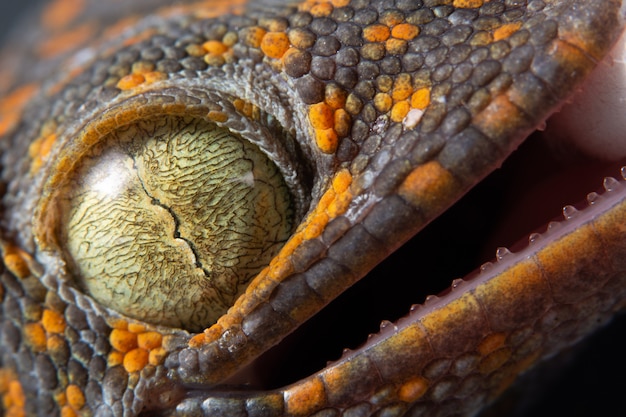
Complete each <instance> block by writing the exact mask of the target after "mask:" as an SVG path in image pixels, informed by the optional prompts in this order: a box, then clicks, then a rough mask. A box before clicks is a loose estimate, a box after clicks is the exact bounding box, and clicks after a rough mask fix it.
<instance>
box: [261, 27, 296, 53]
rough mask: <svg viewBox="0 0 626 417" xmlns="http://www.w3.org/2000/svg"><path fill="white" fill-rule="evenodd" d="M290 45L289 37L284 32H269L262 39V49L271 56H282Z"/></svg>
mask: <svg viewBox="0 0 626 417" xmlns="http://www.w3.org/2000/svg"><path fill="white" fill-rule="evenodd" d="M289 46H290V44H289V38H288V37H287V34H286V33H283V32H268V33H266V34H265V36H263V40H262V41H261V51H263V53H264V54H265V55H267V56H269V57H270V58H276V59H279V58H281V57H282V56H283V55H284V54H285V52H287V50H288V49H289Z"/></svg>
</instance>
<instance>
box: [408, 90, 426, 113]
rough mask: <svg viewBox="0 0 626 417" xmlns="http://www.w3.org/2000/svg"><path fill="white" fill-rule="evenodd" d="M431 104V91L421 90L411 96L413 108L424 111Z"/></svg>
mask: <svg viewBox="0 0 626 417" xmlns="http://www.w3.org/2000/svg"><path fill="white" fill-rule="evenodd" d="M429 104H430V89H429V88H420V89H419V90H417V91H416V92H415V93H413V95H412V96H411V107H413V108H414V109H420V110H424V109H425V108H426V107H428V105H429Z"/></svg>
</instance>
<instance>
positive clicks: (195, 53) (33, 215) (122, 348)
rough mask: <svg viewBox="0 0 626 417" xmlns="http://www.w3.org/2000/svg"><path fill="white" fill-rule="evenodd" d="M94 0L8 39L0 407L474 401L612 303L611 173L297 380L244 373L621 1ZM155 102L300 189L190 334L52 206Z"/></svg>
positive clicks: (520, 134)
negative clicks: (237, 140)
mask: <svg viewBox="0 0 626 417" xmlns="http://www.w3.org/2000/svg"><path fill="white" fill-rule="evenodd" d="M103 3H104V2H95V1H90V0H56V1H53V2H52V3H50V5H48V6H47V7H46V8H45V9H44V11H43V13H42V14H41V16H37V17H36V19H37V20H36V22H38V25H39V26H40V29H39V30H38V31H33V32H29V35H28V36H24V37H22V38H21V39H19V40H16V41H15V42H14V43H11V44H10V45H9V47H8V48H9V49H8V50H7V51H6V52H5V55H3V56H2V65H3V67H2V72H1V73H0V94H1V96H2V98H1V99H0V137H1V139H0V149H1V152H2V161H1V164H2V182H3V188H2V193H3V196H2V218H1V221H2V223H1V235H0V239H1V243H2V256H3V263H2V275H1V283H2V285H1V287H0V295H1V297H2V306H1V308H0V312H1V316H0V317H1V318H0V346H1V350H0V365H1V369H0V395H1V396H2V400H3V407H4V413H5V415H10V416H22V415H27V416H30V415H40V416H54V415H62V416H83V415H84V416H92V415H94V416H138V415H143V416H149V415H157V416H159V415H173V416H228V417H231V416H232V417H235V416H250V417H252V416H281V415H289V416H317V417H335V416H346V417H348V416H369V415H375V416H402V415H410V416H422V415H425V416H426V415H427V416H456V415H473V414H475V413H477V412H478V411H479V410H480V409H482V408H483V407H484V406H486V405H487V404H489V403H491V402H492V401H493V400H494V399H495V398H497V397H498V396H499V395H500V394H501V393H502V392H503V391H505V390H506V388H507V387H509V386H510V385H511V384H512V383H513V381H514V380H515V379H516V378H517V376H518V375H520V374H521V373H523V372H524V371H526V370H527V369H529V368H531V367H532V366H533V365H535V364H536V363H538V362H540V361H541V360H542V359H544V358H548V357H551V356H553V355H554V354H555V353H557V352H559V351H561V350H562V349H564V348H566V347H568V346H570V345H571V344H573V343H575V342H577V341H578V340H580V339H581V338H583V337H585V336H587V335H589V334H590V333H592V332H593V331H594V330H595V329H596V328H598V327H599V326H601V325H602V324H605V323H606V322H607V321H608V320H610V318H611V317H613V316H614V315H615V314H616V313H617V312H619V311H621V310H623V308H624V304H625V300H626V296H625V295H626V285H625V284H626V282H625V281H626V247H625V245H624V243H623V240H624V239H623V237H624V234H625V232H626V230H625V229H624V224H626V202H625V201H624V198H625V197H626V191H625V187H624V185H623V183H624V181H623V180H614V179H607V180H605V182H604V190H603V192H602V193H600V194H601V195H598V194H592V195H590V196H589V197H588V205H589V207H588V208H585V209H584V210H580V211H578V210H576V209H574V208H573V207H571V206H567V207H566V208H565V209H564V210H563V211H564V216H565V220H563V221H562V222H561V223H553V224H552V227H550V228H549V230H547V231H546V232H545V233H543V234H541V235H538V234H533V235H531V242H530V244H529V245H528V246H527V247H525V248H524V249H520V250H519V251H517V252H515V253H510V252H509V251H507V250H499V251H498V254H497V258H498V260H497V262H494V263H493V264H487V265H485V266H484V267H483V268H482V269H481V272H480V273H478V274H475V275H474V276H472V277H469V278H467V279H465V280H457V281H454V282H453V283H452V286H451V288H450V290H448V291H445V292H444V293H442V294H440V295H439V296H438V297H429V298H428V299H427V300H426V301H425V302H424V303H423V305H421V306H415V307H414V308H412V309H411V311H410V313H409V314H408V315H407V316H405V317H404V318H401V319H399V320H398V321H396V322H394V323H389V322H383V324H382V325H381V330H380V332H379V333H378V334H376V335H373V336H371V337H370V338H368V340H367V342H366V343H365V344H363V345H361V346H360V347H359V348H358V349H356V350H354V351H346V352H344V354H343V356H342V357H341V358H339V359H338V360H336V361H334V362H332V363H329V364H328V365H327V366H326V367H324V368H323V369H321V370H319V371H316V372H312V373H311V375H310V376H307V377H304V378H302V379H300V380H298V381H296V382H293V383H292V384H290V385H287V386H285V387H275V386H269V387H264V386H262V385H260V386H259V385H255V384H256V383H255V382H254V380H253V379H252V377H251V376H249V375H250V373H246V372H242V371H243V370H244V369H245V368H246V367H247V366H248V365H250V364H255V359H257V358H259V357H260V356H261V355H263V354H264V353H265V352H267V351H268V350H270V348H271V347H273V346H275V345H280V344H281V341H282V340H283V339H284V338H285V337H287V335H289V334H290V333H292V332H294V331H295V330H296V329H297V328H298V327H299V326H301V325H302V323H304V322H305V321H307V320H308V319H309V318H311V317H312V316H315V315H316V314H317V313H318V312H319V311H320V310H323V309H324V308H325V307H326V306H327V305H328V304H329V303H331V302H332V300H334V299H335V298H337V297H339V296H340V294H341V293H343V292H344V291H346V290H347V291H349V287H351V286H352V285H355V283H357V281H359V280H360V279H361V278H363V277H364V276H366V275H368V273H369V272H370V271H371V270H372V269H373V268H374V267H375V266H376V265H377V264H378V263H379V262H381V261H383V259H384V258H386V257H387V256H389V255H390V254H391V253H392V252H393V251H394V250H396V249H397V248H399V247H400V246H402V245H403V244H404V243H405V242H406V241H407V240H408V239H410V238H411V237H412V236H414V235H415V234H416V233H418V232H419V231H420V230H421V229H423V228H424V227H425V226H426V225H427V224H428V223H429V222H431V221H432V220H433V219H434V218H436V217H437V216H439V215H440V214H441V213H443V212H444V211H446V210H447V209H448V208H449V207H450V206H451V205H452V204H453V203H454V202H455V201H457V200H458V199H459V198H461V197H462V196H463V195H464V194H465V193H466V192H468V190H470V189H471V188H472V187H474V186H475V185H476V184H477V183H479V182H480V181H481V180H483V179H484V178H485V177H486V176H487V175H488V174H489V173H490V172H491V171H493V170H494V169H496V168H497V167H498V166H500V165H501V164H502V163H503V161H504V160H505V159H506V158H508V156H509V154H511V152H513V150H515V149H516V148H517V147H518V146H519V145H520V144H521V143H522V142H523V141H524V139H525V138H526V137H527V136H528V135H529V134H530V133H531V132H532V131H533V130H534V129H535V128H537V127H538V126H541V125H542V123H543V121H544V120H545V119H546V118H547V117H548V116H549V115H550V114H551V113H552V112H553V111H554V110H555V109H556V108H557V107H558V106H560V105H561V104H562V102H563V101H564V100H565V99H566V98H567V97H569V95H570V94H571V93H572V91H574V90H575V88H576V87H577V86H578V85H580V83H582V82H583V81H584V78H585V76H586V75H587V74H588V73H589V72H590V71H591V70H592V69H593V68H594V67H595V66H596V65H597V64H598V62H600V61H601V60H602V58H603V57H604V55H605V54H606V53H607V52H608V50H609V49H610V47H611V45H612V44H613V43H614V41H615V39H616V38H617V36H618V34H619V32H620V22H619V19H618V9H619V7H620V2H619V1H583V0H579V1H574V0H555V1H538V0H533V1H520V0H506V1H482V0H476V1H472V0H467V1H462V0H454V1H452V0H424V1H417V0H396V1H386V0H380V1H376V0H353V1H349V0H331V1H325V0H319V1H318V0H307V1H304V2H302V3H300V4H293V5H292V4H281V2H279V1H267V2H265V1H261V2H255V3H251V4H246V3H245V2H240V1H233V2H224V1H223V0H213V1H211V0H208V1H197V2H194V1H189V2H176V4H175V5H170V4H169V3H170V2H166V1H153V0H151V1H148V0H145V1H144V0H139V1H127V2H123V1H119V2H113V3H114V4H115V5H112V3H107V4H103ZM94 16H97V18H94ZM34 19H35V18H34ZM16 51H19V53H18V52H16ZM7 57H11V59H8V58H7ZM159 120H167V121H171V120H175V121H179V120H185V121H189V120H193V121H194V123H195V121H198V123H200V124H198V126H219V127H223V128H225V129H227V130H229V131H231V132H234V133H235V134H236V135H238V136H241V137H242V138H244V140H248V141H250V142H252V143H254V144H255V145H256V146H258V148H260V149H262V151H263V153H264V154H266V155H268V156H269V157H270V159H272V160H273V161H274V163H275V164H276V166H277V167H278V170H279V171H280V172H281V174H282V175H283V176H284V177H285V178H286V179H285V183H286V184H287V186H288V188H289V189H290V193H291V197H292V200H293V207H292V208H291V210H292V212H293V214H292V215H290V216H292V217H293V219H294V221H293V223H294V225H293V227H292V230H291V231H290V235H289V237H288V239H285V242H284V245H283V246H282V247H280V249H278V250H277V253H276V254H275V255H273V256H272V259H271V260H269V261H268V262H267V265H264V267H262V268H260V271H259V272H258V273H257V274H256V275H255V276H254V277H253V279H252V280H251V282H250V283H249V284H247V285H245V286H244V288H243V290H244V292H243V294H241V295H239V296H238V297H235V298H236V301H235V302H234V304H233V305H232V306H231V307H230V309H229V310H228V311H227V312H224V313H222V314H221V315H220V317H219V319H218V320H217V322H216V323H212V322H207V323H206V325H203V326H201V327H202V328H204V329H205V330H200V331H197V330H196V329H193V331H191V332H187V331H185V330H181V329H179V328H177V327H171V326H164V325H161V324H159V323H158V322H156V323H155V322H154V320H150V319H149V318H147V319H146V320H145V321H144V320H142V319H138V318H137V315H138V314H139V315H141V313H142V312H141V311H140V312H138V313H137V312H135V311H134V310H133V312H132V314H131V313H127V312H126V311H124V310H125V308H126V307H124V306H122V307H120V306H119V305H117V304H116V305H115V306H114V305H108V304H107V303H103V302H99V301H97V300H99V299H100V298H101V297H102V295H101V294H100V293H99V292H98V291H97V290H91V289H89V288H87V284H85V280H83V279H82V278H81V277H79V276H78V275H79V274H77V273H76V268H75V267H74V266H72V265H73V262H74V260H71V258H72V256H73V255H70V252H71V249H68V246H69V243H68V242H69V241H70V239H69V238H67V239H66V234H67V233H66V232H65V228H64V227H65V223H67V221H66V220H64V219H65V217H64V216H65V215H64V214H63V210H64V209H58V207H59V206H60V204H68V205H64V206H62V207H64V208H67V207H73V206H72V202H73V201H74V200H75V199H77V198H78V194H77V195H75V194H73V193H74V191H73V190H72V186H73V184H82V183H81V180H80V177H79V179H75V177H74V174H75V172H76V171H79V170H80V169H82V168H80V167H81V165H80V163H82V162H81V161H84V160H85V159H90V160H91V159H93V160H96V159H97V156H99V155H100V152H102V153H104V152H105V151H106V149H108V147H109V146H110V144H111V143H116V142H115V141H116V140H118V139H116V138H118V137H121V135H122V132H125V131H127V130H128V129H129V128H133V127H135V126H144V125H145V123H147V124H148V125H150V123H158V121H159ZM142 123H144V124H142ZM189 124H190V125H191V122H189ZM193 126H196V125H195V124H194V125H193ZM139 130H140V129H139ZM111 138H114V139H111ZM119 141H121V139H119ZM133 143H134V142H133ZM94 149H96V150H94ZM72 181H74V182H72ZM181 182H182V180H181ZM68 184H70V185H68ZM175 185H176V184H175ZM79 194H80V193H79ZM68 195H70V196H71V197H67V196H68ZM68 200H69V203H66V201H68ZM160 204H161V203H159V205H160ZM155 205H156V204H155ZM256 215H257V216H258V215H259V214H258V213H257V214H256ZM94 220H97V219H94ZM178 226H179V225H178V224H177V225H176V227H178ZM176 233H178V230H177V231H176ZM176 236H178V234H176ZM131 238H132V237H131ZM93 243H97V242H93ZM71 253H74V252H71ZM415 258H419V254H416V255H415ZM149 259H153V258H149ZM137 262H139V261H137ZM415 262H416V263H418V262H428V259H419V260H416V261H415ZM142 265H144V264H142ZM146 265H147V264H146ZM109 266H111V267H113V266H114V265H109ZM417 269H418V268H416V270H415V271H412V272H410V273H405V275H406V278H407V279H409V278H413V279H415V276H417V277H416V278H417V279H422V277H420V276H419V275H420V274H419V271H418V270H417ZM425 278H426V277H425ZM382 285H384V282H383V284H382ZM140 286H141V285H138V287H140ZM161 286H165V284H158V285H156V287H157V291H158V290H159V289H160V288H161ZM184 290H185V288H183V291H184ZM188 293H189V294H190V296H191V295H193V294H192V291H188ZM150 294H152V293H150ZM151 297H152V295H151ZM418 297H419V296H417V295H416V296H415V298H416V299H415V301H416V302H418V301H420V300H419V299H418ZM114 301H117V300H114ZM194 303H195V302H191V301H190V302H188V303H187V304H185V306H187V305H189V308H191V307H192V306H193V304H194ZM129 311H130V310H129ZM133 317H134V318H133ZM186 325H187V323H186V322H185V324H183V325H182V326H186ZM189 326H190V328H192V327H193V326H194V324H190V325H189ZM324 336H325V335H323V334H321V335H319V336H318V337H320V338H323V337H324ZM262 358H264V357H262ZM328 359H332V358H328ZM265 372H268V371H265ZM246 382H249V384H246ZM270 385H271V384H270Z"/></svg>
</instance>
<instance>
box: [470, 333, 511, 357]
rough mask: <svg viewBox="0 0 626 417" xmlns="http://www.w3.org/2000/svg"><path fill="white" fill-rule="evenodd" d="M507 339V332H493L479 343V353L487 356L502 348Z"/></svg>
mask: <svg viewBox="0 0 626 417" xmlns="http://www.w3.org/2000/svg"><path fill="white" fill-rule="evenodd" d="M505 341H506V334H505V333H492V334H490V335H489V336H487V337H486V338H485V339H484V340H483V341H482V342H480V345H478V349H477V350H478V353H480V354H481V355H482V356H487V355H488V354H490V353H491V352H493V351H495V350H496V349H500V348H501V347H503V346H504V342H505Z"/></svg>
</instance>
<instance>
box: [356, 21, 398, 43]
mask: <svg viewBox="0 0 626 417" xmlns="http://www.w3.org/2000/svg"><path fill="white" fill-rule="evenodd" d="M390 35H391V30H390V29H389V27H387V26H385V25H380V24H375V25H371V26H367V27H366V28H365V29H363V39H365V40H366V41H368V42H384V41H386V40H387V39H389V36H390Z"/></svg>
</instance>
